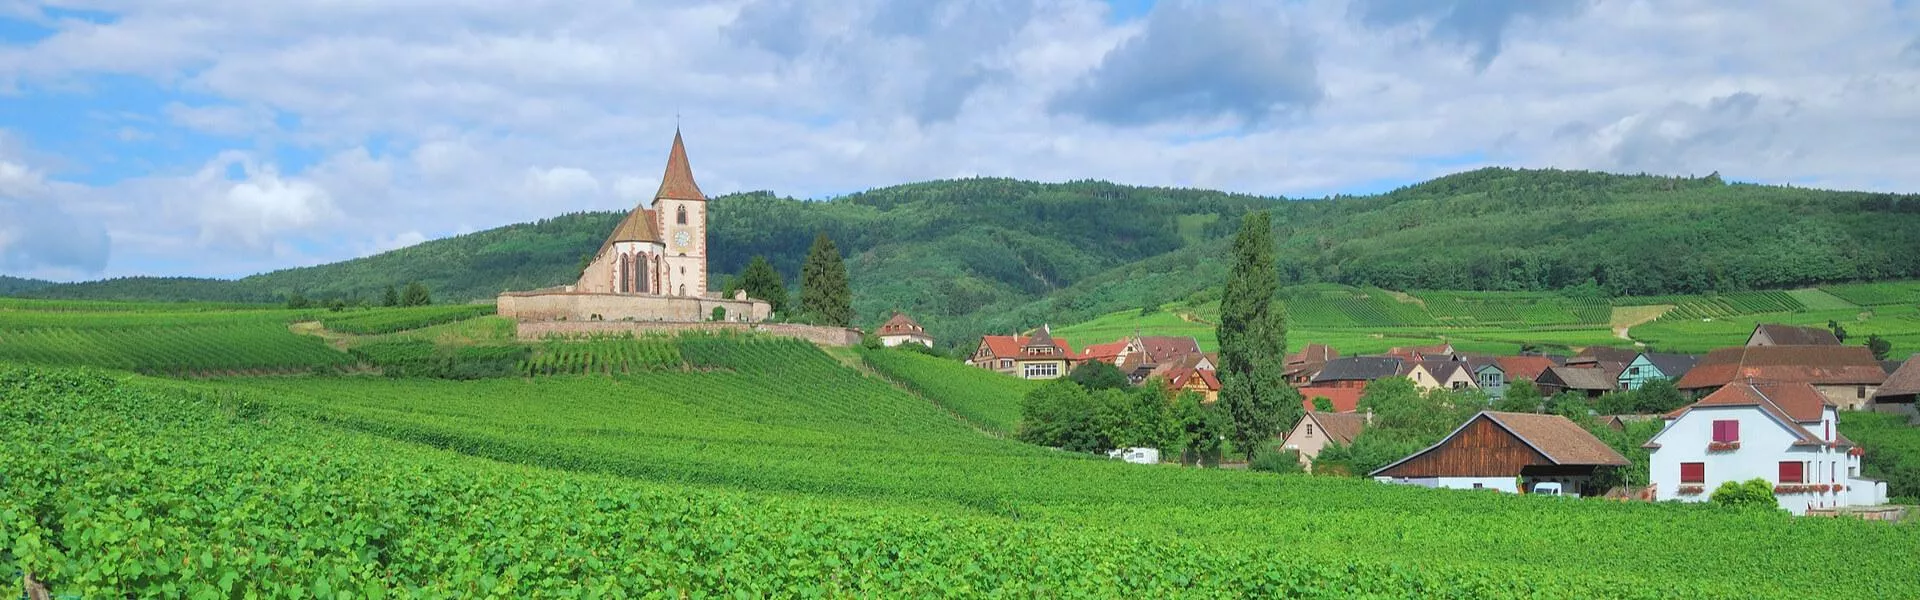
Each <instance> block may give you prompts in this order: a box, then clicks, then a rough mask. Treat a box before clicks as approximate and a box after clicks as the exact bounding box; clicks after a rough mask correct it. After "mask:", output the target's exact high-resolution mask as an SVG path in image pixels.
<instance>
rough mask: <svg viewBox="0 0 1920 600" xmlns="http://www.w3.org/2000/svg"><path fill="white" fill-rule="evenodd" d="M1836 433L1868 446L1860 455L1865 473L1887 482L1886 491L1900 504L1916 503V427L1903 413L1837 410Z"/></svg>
mask: <svg viewBox="0 0 1920 600" xmlns="http://www.w3.org/2000/svg"><path fill="white" fill-rule="evenodd" d="M1840 433H1841V434H1843V435H1846V436H1847V439H1851V440H1853V441H1855V442H1858V443H1860V445H1862V446H1865V447H1867V448H1869V449H1870V451H1869V452H1867V455H1866V456H1865V457H1864V458H1862V460H1861V462H1862V463H1863V465H1862V466H1864V467H1865V470H1866V473H1865V475H1866V476H1868V477H1872V478H1875V479H1880V480H1882V481H1885V482H1887V494H1888V495H1890V496H1892V497H1893V501H1894V502H1896V503H1900V504H1914V503H1920V427H1913V426H1911V425H1908V424H1907V419H1906V418H1905V417H1904V416H1903V415H1884V414H1879V413H1870V412H1855V411H1848V412H1843V413H1840Z"/></svg>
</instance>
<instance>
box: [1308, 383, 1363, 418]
mask: <svg viewBox="0 0 1920 600" xmlns="http://www.w3.org/2000/svg"><path fill="white" fill-rule="evenodd" d="M1366 392H1367V390H1366V388H1365V387H1303V388H1300V408H1301V410H1305V411H1309V412H1311V411H1316V410H1321V409H1319V408H1315V407H1314V406H1313V401H1314V399H1316V398H1325V399H1327V402H1328V403H1329V404H1332V405H1333V412H1342V413H1350V412H1353V411H1356V410H1360V396H1361V395H1363V394H1365V393H1366Z"/></svg>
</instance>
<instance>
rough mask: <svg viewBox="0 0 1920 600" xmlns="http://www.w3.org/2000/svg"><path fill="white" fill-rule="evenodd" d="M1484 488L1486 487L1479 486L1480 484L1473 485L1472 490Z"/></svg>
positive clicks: (1483, 485)
mask: <svg viewBox="0 0 1920 600" xmlns="http://www.w3.org/2000/svg"><path fill="white" fill-rule="evenodd" d="M1486 487H1487V486H1486V484H1481V483H1476V484H1473V489H1476V490H1478V489H1485V488H1486Z"/></svg>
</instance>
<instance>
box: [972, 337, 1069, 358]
mask: <svg viewBox="0 0 1920 600" xmlns="http://www.w3.org/2000/svg"><path fill="white" fill-rule="evenodd" d="M1032 339H1033V338H1030V337H1027V336H1024V335H987V336H981V337H980V343H982V344H986V346H987V350H988V351H990V352H992V353H993V357H994V358H1065V359H1077V358H1078V357H1075V356H1074V355H1073V347H1072V346H1068V345H1067V341H1066V340H1063V339H1059V338H1049V339H1051V340H1052V341H1053V347H1055V348H1059V349H1060V354H1057V355H1052V356H1039V355H1025V354H1022V353H1021V350H1022V349H1024V348H1026V347H1027V346H1029V345H1030V344H1031V340H1032Z"/></svg>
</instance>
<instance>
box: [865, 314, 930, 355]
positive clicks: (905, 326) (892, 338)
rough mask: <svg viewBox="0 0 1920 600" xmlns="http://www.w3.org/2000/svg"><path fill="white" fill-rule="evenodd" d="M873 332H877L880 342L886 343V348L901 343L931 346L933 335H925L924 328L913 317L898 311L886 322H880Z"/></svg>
mask: <svg viewBox="0 0 1920 600" xmlns="http://www.w3.org/2000/svg"><path fill="white" fill-rule="evenodd" d="M875 333H877V334H879V336H880V343H882V344H886V345H887V347H888V348H892V347H894V346H898V345H901V344H919V345H922V346H926V347H928V348H932V347H933V336H930V335H927V330H926V328H924V327H921V326H920V323H918V322H916V321H914V320H913V317H909V316H907V313H903V312H899V311H895V312H894V313H893V318H890V319H887V322H886V323H882V324H880V329H879V330H878V331H876V332H875Z"/></svg>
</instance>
